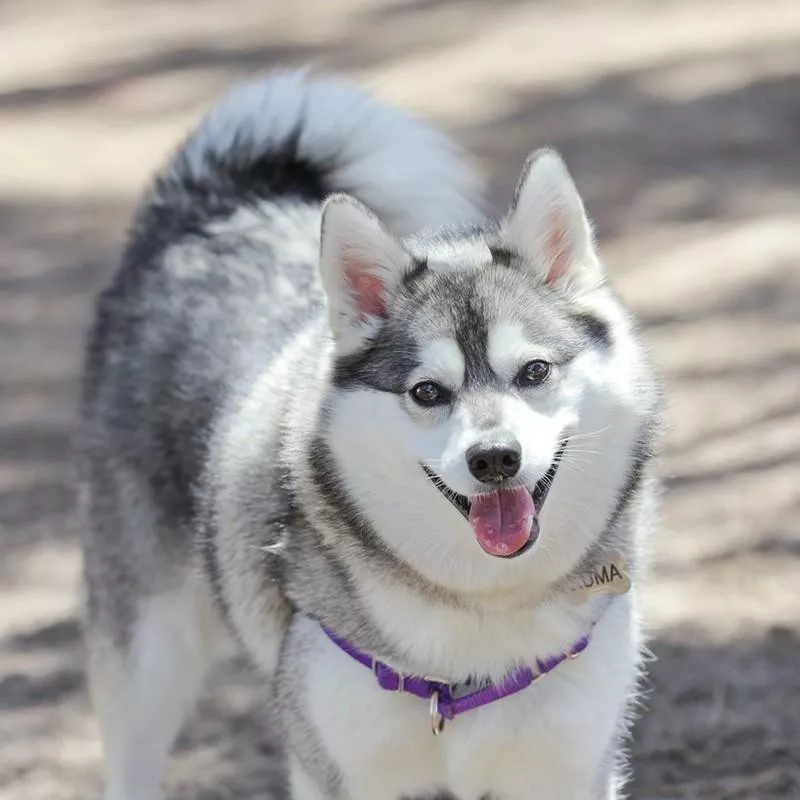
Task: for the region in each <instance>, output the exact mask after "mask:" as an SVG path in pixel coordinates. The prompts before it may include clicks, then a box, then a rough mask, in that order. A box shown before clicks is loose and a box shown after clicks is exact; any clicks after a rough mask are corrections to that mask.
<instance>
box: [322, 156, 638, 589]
mask: <svg viewBox="0 0 800 800" xmlns="http://www.w3.org/2000/svg"><path fill="white" fill-rule="evenodd" d="M321 267H322V275H323V283H324V287H325V291H326V295H327V302H328V311H329V317H330V326H331V329H332V332H333V337H334V341H335V348H336V357H335V366H334V373H333V378H332V379H333V385H334V389H333V391H332V393H331V407H330V409H329V427H328V438H329V443H330V446H331V449H332V450H333V452H334V455H335V458H336V461H337V464H338V466H339V468H340V469H341V471H342V477H343V480H344V482H345V484H346V486H345V488H346V490H347V491H348V493H350V494H351V495H352V496H353V498H354V500H355V503H356V505H357V506H358V508H359V510H360V511H361V512H362V513H363V514H365V515H366V517H367V518H368V519H369V520H370V522H371V523H373V525H374V527H375V528H376V530H378V532H379V533H380V534H381V535H382V536H383V537H384V538H385V539H386V540H387V543H388V544H389V546H390V547H392V549H393V550H394V551H395V552H397V553H398V554H399V555H400V556H401V557H403V558H404V559H405V560H406V561H407V562H409V563H411V564H412V565H413V566H415V567H416V568H418V569H422V570H423V571H424V572H426V573H427V574H428V575H429V576H431V577H434V578H435V579H437V580H439V581H442V582H444V583H448V584H450V585H452V586H454V587H455V586H457V587H459V588H476V587H477V588H481V587H483V588H487V587H489V586H491V585H494V584H496V582H497V580H502V574H503V571H504V570H505V574H507V573H508V571H509V570H517V571H518V570H520V569H521V567H520V564H522V563H525V562H530V563H532V562H531V559H533V561H535V560H536V559H535V557H533V556H532V555H531V556H526V557H525V558H522V556H524V555H525V554H528V553H532V551H535V550H540V549H541V550H543V551H545V553H546V556H544V557H543V559H544V562H546V564H547V568H548V571H549V572H550V573H552V572H563V571H565V570H566V569H569V568H570V566H571V565H572V564H573V563H574V561H576V560H577V558H578V557H579V556H580V554H581V553H582V552H583V551H584V550H585V548H586V547H587V546H588V545H589V544H590V543H591V542H592V541H593V539H594V538H596V536H597V535H599V533H600V532H601V530H602V529H603V527H604V526H605V524H606V523H607V521H608V519H609V518H610V516H611V515H612V513H613V510H614V505H615V503H617V501H618V498H619V495H620V493H621V492H622V491H623V487H624V484H625V482H626V477H627V475H628V473H629V471H630V465H631V463H632V461H633V459H634V458H635V454H634V451H635V448H636V444H637V441H638V439H639V437H640V435H641V427H642V420H643V416H644V415H646V414H647V413H648V412H649V411H650V409H651V407H652V401H651V397H650V381H649V380H648V373H647V369H646V365H645V363H644V361H643V359H642V356H641V354H640V352H639V350H638V347H637V346H636V340H635V338H634V336H633V334H632V331H631V328H630V324H629V322H628V320H627V318H626V316H625V314H624V313H623V311H622V309H621V307H620V306H619V304H618V303H617V301H616V300H615V299H614V298H613V296H612V294H611V292H610V290H609V289H608V288H607V287H606V285H605V277H604V273H603V269H602V266H601V263H600V260H599V259H598V257H597V255H596V252H595V248H594V243H593V239H592V234H591V229H590V225H589V222H588V220H587V217H586V214H585V211H584V208H583V204H582V202H581V199H580V197H579V195H578V193H577V190H576V188H575V185H574V183H573V182H572V180H571V178H570V176H569V174H568V172H567V170H566V168H565V167H564V165H563V163H562V161H561V159H560V158H559V157H558V156H557V155H556V154H555V153H553V152H552V151H540V152H539V153H536V154H534V156H532V157H531V159H529V161H528V163H527V165H526V168H525V170H524V172H523V175H522V178H521V180H520V182H519V186H518V189H517V192H516V196H515V199H514V202H513V204H512V207H511V209H510V211H509V212H508V214H507V215H506V217H505V219H504V220H503V221H502V222H501V223H500V225H499V226H498V227H497V228H495V229H493V230H491V231H477V232H469V233H463V232H462V233H449V234H448V233H440V234H437V235H436V236H434V237H429V238H419V239H415V240H412V241H406V242H400V241H398V240H397V239H396V238H395V237H394V236H392V235H391V233H390V232H389V231H388V230H386V229H385V228H384V227H383V226H382V224H381V222H380V221H379V220H378V219H376V218H375V217H374V216H373V215H372V214H371V213H370V212H368V211H367V210H366V209H365V208H364V207H363V206H361V205H360V204H358V203H356V202H355V201H353V200H352V199H350V198H347V197H343V196H339V197H335V198H332V199H331V200H329V201H328V203H327V204H326V206H325V209H324V214H323V227H322V256H321ZM537 543H540V547H535V545H537ZM539 561H540V562H541V561H542V559H539ZM481 576H484V578H485V580H484V578H482V577H481Z"/></svg>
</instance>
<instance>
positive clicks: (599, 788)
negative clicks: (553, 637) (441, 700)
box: [301, 596, 638, 800]
mask: <svg viewBox="0 0 800 800" xmlns="http://www.w3.org/2000/svg"><path fill="white" fill-rule="evenodd" d="M302 625H303V630H302V633H301V635H302V637H303V639H304V640H305V642H306V645H307V646H308V647H309V651H310V652H311V653H313V656H312V664H311V667H310V669H309V671H308V674H307V675H308V686H307V687H306V689H307V691H306V697H307V702H308V712H309V716H310V717H311V720H312V721H313V723H314V725H315V727H316V728H317V733H318V735H319V737H320V739H321V741H322V742H323V743H324V746H325V748H326V750H327V754H328V757H329V758H330V759H331V760H332V761H333V762H334V763H335V764H336V765H337V767H338V769H339V770H340V771H341V774H342V776H343V782H344V788H345V791H346V793H347V795H348V796H349V797H350V798H351V799H352V800H383V799H384V798H385V800H398V798H401V797H410V798H413V797H420V796H429V795H431V794H432V793H434V792H436V791H442V790H447V791H449V792H450V793H451V794H452V795H453V796H455V797H456V798H458V799H459V800H479V798H482V797H484V796H487V795H489V796H493V797H498V798H503V800H523V798H525V800H529V798H531V797H540V798H547V800H561V798H564V800H566V799H567V798H574V799H575V800H595V799H596V798H603V800H606V798H609V797H612V796H613V794H610V793H609V792H610V790H609V789H608V788H607V777H610V776H608V775H606V773H607V772H608V768H609V766H610V764H609V762H608V757H609V755H610V752H609V751H610V748H611V747H612V746H613V743H614V737H615V735H616V732H617V730H618V729H619V726H620V724H621V721H622V716H621V715H622V714H623V710H624V705H625V699H626V696H627V693H628V692H629V691H630V690H631V687H632V684H633V683H634V680H635V674H636V664H637V651H638V641H637V640H638V636H637V632H636V623H635V614H634V612H633V608H632V598H631V597H630V596H626V597H621V598H618V599H617V600H616V601H615V602H614V604H613V605H612V607H611V608H610V609H609V610H608V611H607V612H606V614H605V615H604V616H603V617H602V619H601V620H600V622H599V623H598V624H597V626H596V627H595V630H594V634H593V637H592V642H591V644H590V645H589V647H588V648H587V649H586V650H585V651H584V653H583V654H582V655H581V656H580V657H579V658H577V659H575V660H569V661H565V662H564V663H562V664H561V665H560V666H559V667H558V668H557V669H556V670H554V671H553V672H552V673H550V674H548V675H546V676H545V677H543V678H542V679H541V680H540V681H539V682H537V683H535V684H534V685H532V686H531V687H529V688H528V689H525V690H524V691H522V692H520V693H518V694H517V695H514V696H513V697H509V698H505V699H503V700H500V701H497V702H494V703H492V704H490V705H488V706H485V707H483V708H480V709H476V710H474V711H470V712H467V713H466V714H464V715H462V716H459V717H457V718H456V719H455V720H453V721H451V722H449V723H448V724H447V726H446V728H445V731H444V732H443V733H442V735H440V736H439V737H434V736H433V734H432V732H431V728H430V716H429V709H428V704H427V703H426V701H424V700H421V699H419V698H417V697H414V696H411V695H406V694H395V693H390V692H386V691H383V690H381V689H380V688H379V687H378V685H377V683H376V681H375V678H374V677H373V675H372V674H371V672H370V671H369V670H368V669H366V668H365V667H363V666H361V665H360V664H358V663H357V662H355V661H354V660H352V659H351V658H350V657H349V656H347V655H346V654H345V653H343V652H342V651H341V650H339V649H338V648H337V647H336V646H335V645H334V644H333V643H332V642H331V641H330V640H329V639H328V638H327V637H326V636H325V634H324V633H323V632H322V631H321V629H320V628H319V627H318V626H317V625H316V623H314V622H312V621H310V620H308V621H305V622H303V623H302ZM537 650H538V648H531V661H532V662H533V660H534V659H535V657H536V656H537V655H538V656H544V655H552V652H551V653H545V652H542V651H541V650H539V651H538V652H536V651H537Z"/></svg>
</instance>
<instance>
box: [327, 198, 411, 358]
mask: <svg viewBox="0 0 800 800" xmlns="http://www.w3.org/2000/svg"><path fill="white" fill-rule="evenodd" d="M410 267H411V257H410V256H409V255H408V253H406V251H405V250H404V249H403V247H402V246H401V245H400V243H399V242H398V241H397V240H396V239H395V238H394V237H393V236H392V235H391V234H390V233H389V232H388V231H387V230H386V229H385V228H384V227H383V225H381V223H380V221H379V220H378V218H377V217H376V216H375V215H374V214H373V213H372V212H371V211H369V210H368V209H367V208H365V207H364V206H362V205H361V203H359V202H358V201H357V200H354V199H353V198H351V197H349V196H347V195H334V196H333V197H331V198H329V199H328V200H327V201H326V202H325V205H324V206H323V208H322V234H321V250H320V269H321V273H322V285H323V287H324V289H325V294H326V295H327V299H328V314H329V318H330V326H331V330H332V332H333V335H334V338H335V339H336V341H337V346H338V347H339V348H340V349H341V350H344V351H348V350H352V349H355V348H356V347H358V346H359V345H360V344H361V343H362V342H363V340H364V339H365V338H366V337H368V336H369V335H370V334H371V333H373V332H374V330H375V328H376V327H377V325H378V324H379V323H380V322H381V320H383V319H384V318H385V317H386V309H387V303H388V299H389V295H390V294H391V292H392V291H393V290H394V288H395V287H396V286H397V285H398V284H399V283H400V281H401V280H402V277H403V275H404V274H405V272H406V271H408V270H409V268H410Z"/></svg>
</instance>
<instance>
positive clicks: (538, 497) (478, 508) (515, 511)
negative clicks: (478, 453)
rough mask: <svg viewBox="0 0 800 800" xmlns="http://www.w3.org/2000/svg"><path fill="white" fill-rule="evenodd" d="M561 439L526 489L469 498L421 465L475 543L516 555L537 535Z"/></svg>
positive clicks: (506, 555)
mask: <svg viewBox="0 0 800 800" xmlns="http://www.w3.org/2000/svg"><path fill="white" fill-rule="evenodd" d="M565 449H566V442H562V444H561V446H560V447H559V449H558V452H557V453H556V455H555V458H554V459H553V463H552V464H551V465H550V468H549V469H548V470H547V472H546V473H545V475H544V477H543V478H542V479H541V480H539V481H538V482H537V484H536V486H534V488H533V491H529V490H528V489H527V488H526V487H524V486H514V487H500V488H497V489H495V490H493V491H491V492H488V493H486V494H480V495H476V496H475V497H473V498H472V499H470V498H469V497H466V496H465V495H462V494H458V493H456V492H454V491H452V490H451V489H449V488H448V487H447V486H446V485H445V484H444V481H442V479H441V478H440V477H439V476H438V475H437V474H436V473H435V472H433V470H431V469H429V468H428V467H426V466H425V465H424V464H423V465H422V468H423V469H424V470H425V474H426V475H427V476H428V477H429V478H430V480H431V482H432V483H433V485H434V486H435V487H436V488H437V489H438V490H439V492H440V493H441V494H442V495H443V496H444V497H445V498H446V499H447V500H448V502H449V503H450V504H451V505H452V506H453V507H454V508H455V509H456V510H457V511H458V512H459V513H460V514H461V515H462V516H463V517H464V519H466V520H467V521H468V522H469V523H470V525H471V527H472V529H473V532H474V533H475V538H476V539H477V540H478V544H479V545H480V546H481V548H482V549H483V550H484V551H485V552H486V553H488V554H489V555H492V556H496V557H498V558H516V557H517V556H521V555H522V554H523V553H525V552H527V551H528V550H529V549H530V548H531V547H532V546H533V545H534V544H535V542H536V540H537V539H538V538H539V514H540V513H541V511H542V508H543V507H544V502H545V500H546V499H547V495H548V493H549V492H550V487H551V486H552V485H553V481H554V479H555V477H556V472H558V467H559V465H560V464H561V461H562V459H563V456H564V450H565Z"/></svg>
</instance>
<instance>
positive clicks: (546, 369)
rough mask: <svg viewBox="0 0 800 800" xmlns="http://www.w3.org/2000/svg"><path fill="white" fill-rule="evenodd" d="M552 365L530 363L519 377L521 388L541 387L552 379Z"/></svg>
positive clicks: (538, 361)
mask: <svg viewBox="0 0 800 800" xmlns="http://www.w3.org/2000/svg"><path fill="white" fill-rule="evenodd" d="M550 367H551V365H550V364H548V363H547V361H541V360H536V361H529V362H528V363H527V364H526V365H525V366H524V367H523V368H522V369H521V370H520V371H519V374H518V375H517V384H518V385H519V386H540V385H541V384H543V383H544V382H545V381H546V380H547V379H548V378H549V377H550Z"/></svg>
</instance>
